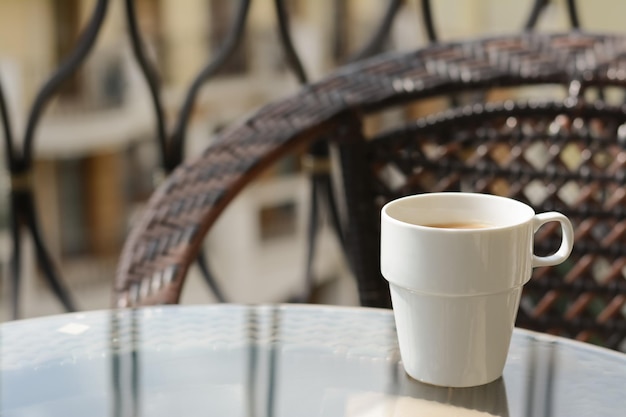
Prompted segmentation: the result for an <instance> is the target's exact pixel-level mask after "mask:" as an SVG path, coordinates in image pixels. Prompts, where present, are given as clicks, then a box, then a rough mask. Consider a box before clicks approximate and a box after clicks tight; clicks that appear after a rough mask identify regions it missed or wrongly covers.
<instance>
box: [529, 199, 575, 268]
mask: <svg viewBox="0 0 626 417" xmlns="http://www.w3.org/2000/svg"><path fill="white" fill-rule="evenodd" d="M549 222H559V223H560V224H561V231H562V232H563V238H562V240H561V246H560V247H559V250H557V251H556V252H555V253H553V254H552V255H548V256H537V255H535V254H533V267H537V266H552V265H558V264H560V263H562V262H563V261H565V260H566V259H567V257H568V256H569V255H570V253H571V252H572V248H573V246H574V229H573V228H572V223H571V222H570V221H569V219H568V218H567V217H565V216H564V215H562V214H561V213H557V212H555V211H549V212H547V213H540V214H537V215H535V217H534V218H533V228H534V230H533V232H534V233H536V232H537V230H539V228H540V227H541V226H543V225H544V224H546V223H549Z"/></svg>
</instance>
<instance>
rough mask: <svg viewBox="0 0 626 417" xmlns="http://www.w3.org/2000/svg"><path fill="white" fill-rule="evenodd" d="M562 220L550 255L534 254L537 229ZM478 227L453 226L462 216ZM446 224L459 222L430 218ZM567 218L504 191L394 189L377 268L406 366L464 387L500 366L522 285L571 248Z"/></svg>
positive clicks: (494, 374) (437, 381) (436, 381)
mask: <svg viewBox="0 0 626 417" xmlns="http://www.w3.org/2000/svg"><path fill="white" fill-rule="evenodd" d="M553 221H556V222H559V223H560V225H561V230H562V242H561V246H560V247H559V249H558V250H557V251H556V253H554V254H553V255H549V256H545V257H540V256H537V255H535V254H534V253H533V237H534V234H535V232H536V231H537V229H539V227H541V225H543V224H545V223H547V222H553ZM467 223H472V224H478V225H482V226H485V227H481V228H457V227H459V225H460V224H467ZM442 224H448V225H450V224H452V225H453V226H455V227H452V228H445V227H433V225H442ZM573 241H574V231H573V229H572V225H571V223H570V221H569V220H568V219H567V218H566V217H565V216H564V215H562V214H560V213H556V212H549V213H542V214H535V212H534V211H533V209H532V208H531V207H529V206H528V205H526V204H524V203H521V202H519V201H516V200H512V199H509V198H504V197H498V196H493V195H487V194H474V193H455V192H451V193H432V194H420V195H414V196H409V197H404V198H400V199H397V200H394V201H391V202H390V203H388V204H386V205H385V206H384V207H383V209H382V213H381V272H382V275H383V276H384V277H385V279H386V280H387V281H389V287H390V291H391V299H392V304H393V310H394V316H395V320H396V328H397V332H398V341H399V345H400V354H401V357H402V362H403V365H404V368H405V370H406V372H407V373H408V374H409V375H410V376H411V377H413V378H415V379H417V380H419V381H422V382H426V383H430V384H433V385H440V386H448V387H469V386H477V385H482V384H487V383H489V382H491V381H494V380H496V379H497V378H499V377H500V376H501V375H502V371H503V369H504V364H505V362H506V357H507V354H508V350H509V343H510V340H511V335H512V332H513V327H514V323H515V317H516V316H517V310H518V307H519V301H520V295H521V291H522V286H523V285H524V284H525V283H526V282H527V281H528V280H529V279H530V277H531V273H532V268H533V267H536V266H550V265H557V264H559V263H561V262H563V261H564V260H565V259H567V257H568V256H569V254H570V252H571V251H572V245H573Z"/></svg>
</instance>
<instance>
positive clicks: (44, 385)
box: [0, 305, 626, 417]
mask: <svg viewBox="0 0 626 417" xmlns="http://www.w3.org/2000/svg"><path fill="white" fill-rule="evenodd" d="M0 367H1V373H0V416H3V417H4V416H7V417H9V416H11V417H16V416H64V417H70V416H81V417H82V416H168V417H171V416H175V417H183V416H185V417H187V416H220V417H226V416H242V417H244V416H263V417H265V416H354V417H357V416H359V417H378V416H398V417H400V416H489V415H496V416H567V417H576V416H624V415H626V355H624V354H621V353H618V352H613V351H609V350H606V349H602V348H598V347H594V346H591V345H588V344H583V343H578V342H574V341H570V340H566V339H561V338H555V337H551V336H548V335H543V334H538V333H532V332H528V331H523V330H519V329H516V330H515V332H514V335H513V339H512V342H511V348H510V351H509V356H508V360H507V364H506V367H505V371H504V375H503V377H502V378H501V379H499V380H497V381H495V382H493V383H491V384H488V385H484V386H481V387H475V388H460V389H452V388H440V387H434V386H430V385H426V384H422V383H420V382H417V381H414V380H412V379H411V378H410V377H408V376H407V375H406V373H405V372H404V370H403V368H402V362H401V359H400V355H399V351H398V346H397V340H396V333H395V325H394V320H393V314H392V312H391V311H390V310H378V309H366V308H345V307H329V306H296V305H279V306H241V305H207V306H162V307H152V308H144V309H138V310H121V311H96V312H87V313H73V314H65V315H58V316H50V317H44V318H38V319H30V320H21V321H15V322H9V323H5V324H2V325H1V326H0Z"/></svg>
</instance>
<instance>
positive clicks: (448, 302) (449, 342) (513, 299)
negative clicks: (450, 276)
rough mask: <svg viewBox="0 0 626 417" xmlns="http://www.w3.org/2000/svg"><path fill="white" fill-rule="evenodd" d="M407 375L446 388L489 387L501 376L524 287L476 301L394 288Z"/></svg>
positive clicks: (481, 296)
mask: <svg viewBox="0 0 626 417" xmlns="http://www.w3.org/2000/svg"><path fill="white" fill-rule="evenodd" d="M390 290H391V300H392V304H393V311H394V317H395V321H396V329H397V332H398V343H399V347H400V356H401V358H402V364H403V366H404V369H405V371H406V373H407V374H408V375H409V376H410V377H411V378H413V379H416V380H418V381H421V382H424V383H427V384H430V385H436V386H443V387H458V388H461V387H474V386H480V385H485V384H488V383H490V382H493V381H495V380H496V379H498V378H499V377H501V376H502V372H503V370H504V364H505V362H506V357H507V355H508V350H509V343H510V341H511V335H512V333H513V327H514V323H515V317H516V313H517V308H518V305H519V297H520V294H521V287H519V288H513V289H511V290H510V291H506V292H501V293H496V294H486V295H476V296H465V297H462V296H460V297H455V296H439V295H432V294H422V293H419V292H415V291H412V290H410V289H407V288H403V287H399V286H397V285H394V284H390Z"/></svg>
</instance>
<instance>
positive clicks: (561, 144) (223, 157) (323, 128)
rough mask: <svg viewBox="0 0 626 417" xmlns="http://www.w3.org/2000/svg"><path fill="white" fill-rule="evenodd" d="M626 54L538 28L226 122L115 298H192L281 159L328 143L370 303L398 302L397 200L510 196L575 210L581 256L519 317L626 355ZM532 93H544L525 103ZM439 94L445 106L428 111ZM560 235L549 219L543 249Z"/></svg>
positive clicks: (410, 58)
mask: <svg viewBox="0 0 626 417" xmlns="http://www.w3.org/2000/svg"><path fill="white" fill-rule="evenodd" d="M625 53H626V37H621V36H612V35H611V36H609V35H606V36H605V35H590V34H585V33H578V32H576V33H568V34H552V35H547V34H531V33H528V34H521V35H511V36H510V37H500V38H492V39H481V40H475V41H468V42H459V43H448V44H436V45H433V46H430V47H427V48H425V49H422V50H418V51H415V52H411V53H405V54H398V53H394V54H386V55H383V56H378V57H375V58H373V59H369V60H367V61H363V62H360V63H356V64H352V65H349V66H346V67H343V68H341V69H339V70H337V71H335V72H334V73H332V74H331V75H329V76H328V77H326V78H325V79H323V80H322V81H320V82H317V83H314V84H311V85H308V86H307V87H305V88H303V89H302V90H301V91H300V92H298V93H297V94H295V95H294V96H292V97H290V98H287V99H285V100H282V101H279V102H276V103H271V104H268V105H266V106H264V107H263V108H261V109H260V110H259V111H258V112H256V113H255V114H253V115H252V116H251V117H249V118H247V119H246V120H243V121H242V122H241V123H240V124H238V125H235V126H233V127H231V128H229V129H227V130H225V131H223V132H222V133H221V134H220V135H219V137H217V139H216V140H215V142H214V144H213V145H212V146H210V147H209V148H208V149H207V150H206V151H205V152H204V153H203V154H202V155H201V156H200V157H198V158H196V159H194V160H191V161H188V162H186V163H184V164H183V165H182V166H180V167H179V168H178V169H176V170H175V172H173V174H172V175H171V176H170V177H169V178H168V179H167V181H166V182H165V183H164V184H163V185H162V186H161V187H160V188H159V189H158V190H157V191H156V192H155V193H154V195H153V197H152V199H151V200H150V202H149V204H148V208H147V210H146V212H145V214H144V215H143V217H142V218H141V219H140V221H139V222H138V223H137V224H136V225H135V227H134V229H133V230H132V232H131V234H130V236H129V237H128V240H127V242H126V246H125V248H124V251H123V254H122V257H121V261H120V264H119V270H118V274H117V280H116V285H115V291H114V297H115V303H116V305H118V306H121V307H124V306H136V305H146V304H157V303H176V302H178V300H179V296H180V292H181V288H182V285H183V282H184V279H185V274H186V271H187V269H188V267H189V265H190V263H191V262H192V261H193V260H194V259H195V256H196V254H197V251H198V250H199V247H200V244H201V242H202V240H203V238H204V236H205V235H206V233H207V231H208V230H209V229H210V228H211V225H212V224H213V223H214V222H215V220H216V218H217V217H218V216H219V214H220V212H221V211H222V210H223V209H224V207H225V206H226V205H227V204H228V203H229V202H230V201H231V200H232V199H233V197H234V196H235V195H236V194H237V193H238V192H239V191H240V190H241V189H242V188H243V187H244V186H246V184H247V183H249V182H250V181H251V180H252V179H254V178H255V177H256V176H257V175H258V174H259V173H261V172H262V171H263V170H264V169H265V168H267V167H268V166H269V165H271V164H272V163H273V162H275V161H276V160H277V159H279V158H281V157H282V156H284V155H286V154H288V153H290V152H292V151H293V150H294V149H298V148H299V147H301V145H303V144H305V143H308V142H311V141H315V140H319V139H320V138H324V140H330V141H332V143H333V148H334V149H335V150H336V152H335V154H336V155H337V158H335V162H336V164H335V166H336V167H337V168H338V170H337V173H338V176H339V177H340V178H341V179H342V185H343V187H341V188H342V191H341V192H340V193H338V194H340V200H341V201H342V202H343V207H344V214H345V216H344V219H345V230H344V232H345V237H346V242H347V244H346V248H347V251H348V255H349V259H350V261H351V266H352V269H353V272H354V275H355V277H356V279H357V282H358V288H359V295H360V299H361V303H362V304H363V305H367V306H377V307H389V306H390V302H389V293H388V289H387V284H386V282H385V281H384V280H383V279H382V278H381V276H380V273H379V255H378V252H379V246H378V245H379V210H380V208H381V207H382V205H383V204H384V203H385V202H387V201H389V200H390V199H393V198H396V197H399V196H403V195H408V194H413V193H421V192H431V191H444V190H462V191H476V192H484V193H492V194H501V195H506V196H510V197H513V198H515V199H519V200H521V201H524V202H526V203H529V204H530V205H531V206H533V207H534V208H535V209H536V210H537V211H547V210H557V211H560V212H562V213H564V214H566V215H567V216H568V217H570V219H571V220H572V222H573V223H574V227H575V230H576V238H575V239H576V242H575V245H574V251H573V253H572V255H571V258H570V260H569V261H568V262H567V263H566V264H564V265H561V266H559V267H550V268H538V269H536V270H535V271H534V276H533V279H532V280H531V282H530V283H529V284H527V285H526V286H525V291H524V296H523V299H522V303H521V307H520V312H519V315H518V325H519V326H522V327H526V328H530V329H535V330H539V331H545V332H551V333H556V334H561V335H564V336H568V337H572V338H577V339H580V340H585V341H591V342H594V343H598V344H602V345H605V346H608V347H610V348H614V349H619V348H622V349H624V343H625V341H626V318H625V310H626V309H625V307H624V305H625V303H626V280H625V279H624V276H625V271H626V205H625V204H624V200H625V199H626V187H625V186H624V185H625V182H626V169H625V168H624V165H625V164H626V150H625V149H624V147H625V145H626V124H625V123H626V106H624V105H622V103H623V101H624V97H625V95H624V93H625V90H624V88H625V87H626V55H625ZM528 87H533V89H532V90H529V89H528ZM529 91H531V92H532V93H533V94H535V95H537V92H539V93H540V94H539V99H526V100H521V99H519V97H522V96H524V95H528V94H529V93H528V92H529ZM498 97H500V98H501V100H500V101H498V99H497V98H498ZM435 99H437V100H438V101H437V102H439V103H444V104H443V105H442V106H440V111H436V112H430V113H429V112H424V110H423V109H424V107H425V104H424V103H433V102H435V101H433V100H435ZM611 103H614V104H611ZM388 109H392V110H393V111H392V112H383V111H386V110H388ZM420 109H421V110H420ZM398 114H400V115H401V116H402V117H398ZM415 114H418V116H414V115H415ZM412 115H413V116H414V117H411V116H412ZM399 119H400V120H401V122H400V123H397V120H399ZM407 119H408V120H409V121H408V122H407V121H406V120H407ZM376 120H382V121H383V122H382V123H381V125H380V126H379V127H378V128H376V129H374V128H372V125H373V124H374V121H376ZM393 120H396V123H395V126H393V125H392V123H391V122H392V121H393ZM370 131H373V133H372V132H370ZM559 240H560V237H559V236H558V230H557V228H550V227H548V226H547V227H544V228H542V229H541V230H540V231H539V232H538V234H537V242H536V251H537V252H538V253H546V252H550V251H552V250H554V249H555V247H556V245H557V244H558V242H559ZM259 279H262V277H259Z"/></svg>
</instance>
